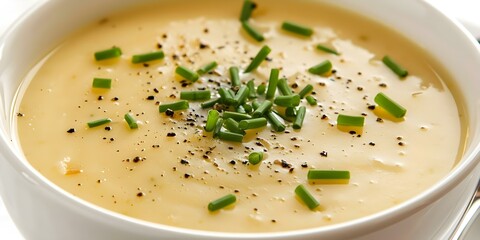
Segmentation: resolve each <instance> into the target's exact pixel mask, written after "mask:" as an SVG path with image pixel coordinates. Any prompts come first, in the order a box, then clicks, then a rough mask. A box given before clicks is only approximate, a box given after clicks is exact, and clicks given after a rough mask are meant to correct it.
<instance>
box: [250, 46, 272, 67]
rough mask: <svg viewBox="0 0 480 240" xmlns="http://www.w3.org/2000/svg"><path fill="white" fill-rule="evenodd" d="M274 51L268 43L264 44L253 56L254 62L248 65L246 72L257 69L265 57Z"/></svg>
mask: <svg viewBox="0 0 480 240" xmlns="http://www.w3.org/2000/svg"><path fill="white" fill-rule="evenodd" d="M271 51H272V49H270V48H269V47H268V46H267V45H265V46H263V47H262V48H261V49H260V51H258V53H257V55H256V56H255V57H254V58H253V60H252V62H251V63H250V65H248V67H247V69H245V72H246V73H248V72H251V71H253V70H255V69H257V67H258V66H260V64H261V63H262V62H263V60H265V58H266V57H267V56H268V54H269V53H270V52H271Z"/></svg>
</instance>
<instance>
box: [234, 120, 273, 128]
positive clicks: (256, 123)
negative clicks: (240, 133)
mask: <svg viewBox="0 0 480 240" xmlns="http://www.w3.org/2000/svg"><path fill="white" fill-rule="evenodd" d="M265 126H267V119H266V118H263V117H261V118H252V119H246V120H242V121H240V122H239V123H238V127H239V128H240V129H242V130H247V129H254V128H261V127H265Z"/></svg>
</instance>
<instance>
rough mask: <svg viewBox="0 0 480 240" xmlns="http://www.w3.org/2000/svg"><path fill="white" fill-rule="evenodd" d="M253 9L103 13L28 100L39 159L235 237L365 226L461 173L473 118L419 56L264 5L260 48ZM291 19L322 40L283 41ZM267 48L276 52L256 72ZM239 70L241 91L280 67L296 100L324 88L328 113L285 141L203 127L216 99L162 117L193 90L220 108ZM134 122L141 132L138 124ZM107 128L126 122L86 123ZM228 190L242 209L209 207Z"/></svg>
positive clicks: (297, 11) (377, 30) (107, 193)
mask: <svg viewBox="0 0 480 240" xmlns="http://www.w3.org/2000/svg"><path fill="white" fill-rule="evenodd" d="M242 4H243V2H242V1H212V0H207V1H162V3H161V4H159V5H154V6H148V7H143V8H140V9H137V10H134V11H129V12H124V13H120V14H116V15H112V16H105V18H104V19H102V20H99V22H97V23H94V24H92V25H91V26H89V27H87V28H85V29H84V30H82V31H80V32H78V33H77V34H76V35H74V36H72V37H71V38H69V39H68V40H67V41H65V42H64V43H63V44H62V45H61V46H59V47H58V48H57V49H56V50H55V51H53V52H52V53H51V54H50V55H49V56H48V57H46V58H45V60H44V61H42V63H41V64H39V66H38V69H37V70H36V72H35V73H34V75H33V77H32V78H31V79H28V82H27V83H28V87H25V89H23V90H22V91H21V93H20V95H21V102H20V103H19V106H18V114H17V115H18V120H17V124H18V135H19V142H20V145H21V147H22V149H23V152H24V154H25V156H26V158H27V159H28V161H29V162H30V163H31V164H32V165H33V166H34V167H35V168H36V169H37V170H38V171H39V172H40V173H41V174H43V175H44V176H45V177H47V178H48V179H49V180H51V181H52V182H53V183H55V184H56V185H58V186H60V187H61V188H63V189H65V190H66V191H67V192H69V193H71V194H73V195H75V196H78V197H79V198H81V199H84V200H86V201H88V202H91V203H94V204H96V205H99V206H101V207H104V208H106V209H110V210H112V211H115V212H118V213H121V214H124V215H127V216H131V217H134V218H139V219H143V220H147V221H152V222H156V223H162V224H167V225H172V226H178V227H185V228H192V229H203V230H212V231H227V232H271V231H287V230H293V229H303V228H312V227H318V226H324V225H329V224H334V223H340V222H345V221H348V220H352V219H357V218H360V217H364V216H367V215H370V214H374V213H377V212H379V211H382V210H384V209H387V208H389V207H392V206H395V205H397V204H399V203H402V202H404V201H406V200H408V199H410V198H412V197H414V196H415V195H418V194H419V193H421V192H422V191H424V190H425V189H427V188H428V187H430V186H432V185H433V184H434V183H435V182H437V181H438V180H439V179H441V178H442V177H443V176H445V175H446V174H447V173H448V172H449V171H450V170H451V169H452V168H453V167H454V165H455V163H456V160H457V156H458V155H459V149H461V143H462V141H461V139H462V135H461V132H462V125H461V117H460V116H459V111H458V109H457V105H456V102H455V100H454V98H453V97H452V93H451V92H450V91H449V89H448V88H447V87H446V85H445V83H444V82H443V79H444V78H447V77H448V76H447V75H445V74H444V73H442V70H441V68H440V67H439V66H438V65H436V63H435V61H432V59H431V58H430V57H429V56H427V55H426V54H425V53H424V52H422V50H421V49H419V48H417V47H416V46H415V45H413V44H412V43H410V42H408V41H406V40H405V39H404V38H403V37H401V36H400V35H398V34H396V33H394V32H393V31H391V30H389V29H387V28H384V27H383V26H381V25H380V24H377V23H373V22H371V21H369V20H367V19H364V18H362V17H359V16H357V15H354V14H351V13H349V12H344V11H342V10H339V9H336V8H332V7H330V6H324V5H321V4H320V3H315V2H313V1H281V2H279V1H273V0H262V1H260V0H259V1H257V7H256V8H255V9H254V11H253V14H252V16H251V18H250V20H249V22H250V23H251V24H252V25H253V26H254V27H255V28H256V29H257V30H259V31H260V32H261V33H263V35H264V37H265V40H264V41H263V42H261V43H259V42H257V41H255V40H253V39H252V38H251V37H250V36H249V35H248V34H247V33H246V32H245V30H243V29H242V26H241V22H240V21H239V20H238V17H239V15H240V11H241V7H242ZM287 20H288V21H293V22H296V23H301V24H302V25H305V26H309V27H311V28H312V29H313V30H314V33H313V35H312V36H310V37H303V36H298V35H296V34H294V33H290V32H287V31H285V30H283V29H281V27H280V26H281V24H282V22H283V21H287ZM317 44H323V45H325V46H329V47H331V48H333V49H335V50H336V51H338V52H339V53H340V54H339V55H335V54H331V53H326V52H324V51H321V50H318V49H317V48H316V45H317ZM264 45H268V46H269V47H270V48H271V49H272V51H271V53H270V54H269V55H268V57H267V58H266V59H265V60H264V61H263V62H262V63H261V64H260V66H259V67H258V68H257V69H255V70H254V71H252V72H250V73H244V70H245V68H246V67H247V66H248V65H249V64H250V62H251V60H252V58H253V57H255V55H256V54H257V52H258V51H259V49H261V47H262V46H264ZM112 46H118V47H119V48H120V49H121V50H122V52H123V54H122V55H121V56H120V57H119V58H116V59H111V60H103V61H96V60H95V59H94V58H93V53H94V52H96V51H99V50H103V49H108V48H111V47H112ZM160 50H161V51H163V52H164V53H165V57H164V58H163V59H161V60H155V61H149V62H147V63H143V64H142V63H140V64H134V63H131V58H132V56H133V55H135V54H142V53H147V52H152V51H160ZM385 55H389V56H391V57H392V58H393V59H395V60H396V61H397V62H398V63H400V64H401V65H402V66H403V67H405V68H406V69H407V70H408V71H409V75H408V76H407V77H404V78H401V77H399V76H397V75H396V74H395V73H393V72H392V70H390V69H389V68H388V67H387V66H385V64H383V63H382V61H381V59H382V58H383V56H385ZM324 60H330V61H331V63H332V65H333V70H332V71H331V72H330V73H328V74H323V75H314V74H312V73H310V72H308V71H307V70H308V69H309V68H310V67H311V66H314V65H316V64H318V63H320V62H322V61H324ZM211 61H216V62H217V63H218V66H217V67H216V68H215V69H214V70H212V71H210V72H209V73H206V74H203V75H201V76H200V78H199V80H197V81H195V82H191V81H188V80H185V79H184V78H182V77H180V76H179V75H177V74H175V69H176V67H177V66H185V67H187V68H189V69H192V70H196V69H198V68H200V67H201V66H203V65H204V64H206V63H209V62H211ZM232 66H236V67H239V69H240V79H241V82H242V84H246V83H247V82H248V81H249V80H251V79H254V83H255V86H259V85H261V84H267V83H268V80H269V75H270V71H271V69H272V68H278V69H280V77H285V78H287V82H288V85H289V86H290V87H291V88H292V90H293V91H294V92H295V93H298V92H300V90H301V89H303V87H305V86H306V85H307V84H311V85H312V86H313V91H312V92H311V93H309V95H311V96H313V97H314V98H316V100H317V104H314V105H309V104H308V103H307V102H306V100H305V99H303V100H302V101H301V103H300V106H305V107H306V116H305V120H304V122H303V126H302V128H301V129H293V128H292V123H291V122H288V121H287V122H285V125H286V130H285V131H283V132H276V131H274V130H272V128H271V126H270V123H269V124H268V126H266V127H262V128H257V129H252V130H247V131H246V132H247V134H246V135H245V137H244V138H243V141H242V142H241V143H237V142H230V141H225V140H220V139H218V138H213V137H212V133H211V132H206V131H205V130H204V126H205V122H206V119H207V111H208V109H202V108H201V107H200V104H201V103H202V102H203V101H190V107H189V108H188V109H186V110H179V111H175V112H174V113H173V115H171V114H168V115H167V114H165V113H159V105H163V104H166V103H172V102H176V101H179V100H180V92H182V91H192V90H199V89H200V90H202V89H207V90H211V92H212V98H217V97H218V94H217V91H218V89H219V87H224V88H227V89H228V88H230V87H231V80H230V74H229V68H230V67H232ZM94 78H109V79H112V85H111V88H109V89H98V88H93V87H92V80H93V79H94ZM25 85H26V86H27V84H25ZM379 92H383V93H385V94H386V95H387V96H389V97H391V98H392V99H394V100H395V101H396V102H397V103H399V104H401V105H402V106H403V107H405V108H406V109H407V114H406V116H405V117H404V118H402V119H396V118H393V117H391V116H390V115H389V114H388V113H385V112H383V113H382V112H381V111H379V107H378V106H377V107H376V108H375V109H373V108H374V107H373V106H375V105H376V104H375V102H374V97H375V96H376V95H377V94H378V93H379ZM276 94H277V95H281V94H280V93H279V91H277V93H276ZM264 99H265V96H264V95H258V97H257V100H258V101H259V102H263V101H264ZM248 102H250V103H251V100H248ZM217 107H218V106H217ZM274 108H275V109H276V110H278V111H279V112H280V113H282V111H283V108H282V107H278V106H274ZM126 113H130V114H131V116H133V117H134V118H135V120H136V121H137V123H138V128H137V129H130V128H129V126H128V124H127V123H126V121H125V120H124V115H125V114H126ZM339 114H345V115H351V116H363V117H364V119H365V123H364V126H363V128H362V129H360V131H359V129H357V131H355V132H349V130H347V131H345V130H342V129H339V128H338V126H337V116H338V115H339ZM103 118H110V119H111V120H112V121H111V122H110V123H107V124H104V125H101V126H97V127H91V128H90V127H88V126H87V122H91V121H94V120H98V119H103ZM252 152H263V153H264V159H263V161H262V162H261V163H260V164H258V165H253V164H250V163H248V155H249V154H250V153H252ZM309 169H324V170H347V171H349V172H350V176H351V178H350V180H349V181H348V182H347V183H340V184H319V183H312V182H309V181H308V180H307V172H308V171H309ZM299 184H303V185H304V186H305V187H306V189H307V190H308V191H309V192H310V193H311V194H312V196H313V197H314V198H315V199H317V200H318V202H319V203H320V206H319V207H317V208H315V209H313V210H310V209H309V208H308V207H307V206H306V205H305V204H304V203H303V202H302V200H301V199H300V198H298V197H296V195H295V193H294V189H295V188H296V187H297V186H298V185H299ZM227 194H234V195H235V196H236V199H237V200H236V202H235V203H234V204H233V205H230V206H228V207H226V208H224V209H220V210H218V211H214V212H210V211H209V210H208V209H207V206H208V204H209V203H210V202H211V201H213V200H215V199H217V198H220V197H222V196H225V195H227Z"/></svg>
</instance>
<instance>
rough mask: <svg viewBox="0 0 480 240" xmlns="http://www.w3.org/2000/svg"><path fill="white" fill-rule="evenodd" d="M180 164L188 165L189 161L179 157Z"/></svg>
mask: <svg viewBox="0 0 480 240" xmlns="http://www.w3.org/2000/svg"><path fill="white" fill-rule="evenodd" d="M180 164H183V165H188V164H190V162H188V161H187V160H185V159H181V160H180Z"/></svg>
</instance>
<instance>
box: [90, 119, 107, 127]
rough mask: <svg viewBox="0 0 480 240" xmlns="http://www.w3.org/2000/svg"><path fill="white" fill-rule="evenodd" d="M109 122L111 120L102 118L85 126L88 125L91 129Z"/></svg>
mask: <svg viewBox="0 0 480 240" xmlns="http://www.w3.org/2000/svg"><path fill="white" fill-rule="evenodd" d="M110 122H112V119H110V118H102V119H98V120H95V121H91V122H88V123H87V125H88V127H89V128H93V127H98V126H100V125H103V124H107V123H110Z"/></svg>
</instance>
